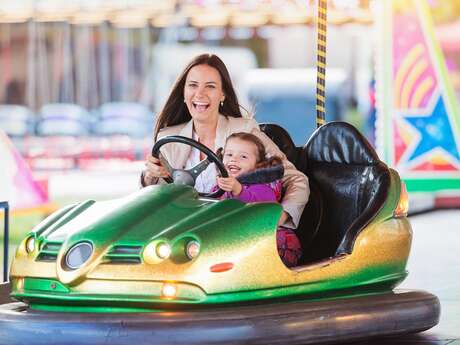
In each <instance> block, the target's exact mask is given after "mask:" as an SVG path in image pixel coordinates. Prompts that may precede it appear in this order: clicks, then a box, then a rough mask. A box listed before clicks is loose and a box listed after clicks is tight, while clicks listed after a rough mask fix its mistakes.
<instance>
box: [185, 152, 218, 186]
mask: <svg viewBox="0 0 460 345" xmlns="http://www.w3.org/2000/svg"><path fill="white" fill-rule="evenodd" d="M211 163H212V162H211V161H210V160H209V158H208V157H206V158H205V159H203V160H202V161H201V162H200V163H198V164H197V165H195V166H194V167H193V168H190V169H188V170H186V171H187V172H188V173H189V174H190V175H192V176H193V179H194V180H196V178H197V177H198V175H200V174H201V173H202V172H203V171H205V170H206V168H207V167H208V166H209V164H211Z"/></svg>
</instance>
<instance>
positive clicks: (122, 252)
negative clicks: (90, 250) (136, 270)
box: [104, 245, 142, 265]
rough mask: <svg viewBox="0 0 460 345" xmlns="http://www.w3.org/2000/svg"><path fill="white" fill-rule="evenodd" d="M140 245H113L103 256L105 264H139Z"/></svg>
mask: <svg viewBox="0 0 460 345" xmlns="http://www.w3.org/2000/svg"><path fill="white" fill-rule="evenodd" d="M141 250H142V246H139V245H115V246H113V247H112V248H110V250H109V252H108V253H107V254H106V255H105V257H104V263H105V264H119V265H135V264H140V263H141V262H142V260H141V255H140V253H141Z"/></svg>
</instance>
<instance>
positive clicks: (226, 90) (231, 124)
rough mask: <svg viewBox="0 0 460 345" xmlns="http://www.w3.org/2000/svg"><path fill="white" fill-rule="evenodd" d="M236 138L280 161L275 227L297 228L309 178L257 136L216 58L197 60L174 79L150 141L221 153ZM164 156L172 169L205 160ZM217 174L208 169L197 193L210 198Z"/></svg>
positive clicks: (182, 150)
mask: <svg viewBox="0 0 460 345" xmlns="http://www.w3.org/2000/svg"><path fill="white" fill-rule="evenodd" d="M235 132H248V133H253V134H254V135H256V136H257V137H258V138H259V139H260V140H261V141H262V142H263V144H264V145H265V147H266V152H267V154H268V155H274V156H278V157H281V159H282V162H283V166H284V169H285V173H284V177H283V179H282V184H283V191H284V196H283V200H282V202H281V204H282V206H283V213H282V215H281V218H280V221H279V224H282V225H284V226H286V227H289V228H296V227H297V226H298V223H299V220H300V216H301V215H302V211H303V209H304V207H305V204H306V203H307V200H308V195H309V188H308V180H307V177H306V176H305V175H304V174H302V173H301V172H300V171H298V170H297V169H296V168H295V167H294V165H293V164H292V163H290V162H289V161H288V160H287V159H286V156H285V155H284V154H283V153H282V152H281V151H280V150H279V148H278V147H277V146H276V145H275V144H274V143H273V142H272V141H271V140H270V139H269V138H268V137H267V136H266V135H265V134H264V133H263V132H261V131H260V130H259V126H258V124H257V122H256V121H255V120H254V119H248V118H243V116H242V114H241V111H240V106H239V103H238V99H237V96H236V94H235V90H234V88H233V85H232V82H231V79H230V75H229V73H228V70H227V68H226V67H225V64H224V63H223V62H222V60H221V59H220V58H219V57H217V56H216V55H212V54H203V55H199V56H197V57H195V58H194V59H193V60H192V61H191V62H190V63H189V64H188V66H187V67H186V68H185V69H184V71H183V72H182V74H181V75H180V76H179V78H178V79H177V81H176V83H175V85H174V87H173V89H172V91H171V94H170V95H169V98H168V100H167V101H166V105H165V106H164V108H163V110H162V111H161V112H160V114H159V116H158V119H157V123H156V126H155V131H154V141H156V140H157V139H159V138H161V137H164V136H168V135H182V136H185V137H188V138H192V139H195V140H197V141H198V142H200V143H201V144H203V145H205V146H207V147H209V148H210V149H212V150H213V151H214V152H216V151H217V150H218V149H219V148H221V147H223V146H224V144H225V140H226V138H227V137H228V136H229V135H230V134H232V133H235ZM162 155H163V156H164V157H165V158H166V159H167V160H168V161H169V162H170V163H171V164H172V165H174V166H175V167H177V168H180V169H183V168H187V169H188V168H190V167H193V166H195V165H196V164H198V162H199V161H200V160H202V159H204V157H203V154H202V153H200V152H199V151H198V150H196V149H192V148H191V147H189V146H184V145H180V144H168V145H165V146H164V147H163V148H162ZM167 176H168V172H167V170H166V169H165V168H164V167H163V166H162V165H161V163H160V160H159V159H157V158H154V157H149V158H148V160H147V162H146V169H145V170H144V172H143V173H142V177H141V183H142V185H143V186H147V185H151V184H156V183H159V178H162V177H167ZM216 179H217V172H216V170H215V167H214V165H213V164H212V165H210V166H209V167H208V168H207V169H206V170H205V171H204V172H203V173H202V174H201V175H200V176H199V177H198V179H197V181H196V184H195V188H196V189H197V190H198V191H200V192H209V191H211V189H212V188H213V187H214V185H215V184H216Z"/></svg>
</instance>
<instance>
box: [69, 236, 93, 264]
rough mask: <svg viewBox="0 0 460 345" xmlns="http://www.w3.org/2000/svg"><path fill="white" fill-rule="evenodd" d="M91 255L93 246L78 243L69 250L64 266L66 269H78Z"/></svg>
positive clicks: (87, 243)
mask: <svg viewBox="0 0 460 345" xmlns="http://www.w3.org/2000/svg"><path fill="white" fill-rule="evenodd" d="M91 254H93V246H92V244H91V243H89V242H80V243H77V244H76V245H74V246H73V247H72V248H70V249H69V251H68V252H67V254H66V256H65V264H66V266H67V267H68V268H70V269H72V270H76V269H78V268H80V267H81V266H82V265H83V264H84V263H85V262H86V261H88V259H89V258H90V257H91Z"/></svg>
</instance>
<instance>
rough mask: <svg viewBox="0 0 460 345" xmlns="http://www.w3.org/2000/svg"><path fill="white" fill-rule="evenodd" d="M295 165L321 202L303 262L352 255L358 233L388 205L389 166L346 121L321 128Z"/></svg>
mask: <svg viewBox="0 0 460 345" xmlns="http://www.w3.org/2000/svg"><path fill="white" fill-rule="evenodd" d="M297 163H298V168H299V169H300V170H301V171H303V172H304V173H305V174H306V175H307V176H308V177H309V180H310V184H312V185H313V184H314V185H315V186H316V187H317V188H318V189H319V193H320V194H321V197H322V203H323V213H322V218H321V224H319V229H318V233H317V235H316V236H315V238H314V239H313V242H312V243H311V245H310V246H309V247H308V248H305V247H304V248H303V249H304V252H305V258H303V261H312V260H317V259H323V258H327V257H332V256H334V255H339V254H343V253H350V252H351V251H352V249H353V244H354V240H355V239H356V237H357V235H358V234H359V232H360V230H361V229H362V228H363V227H364V226H365V225H366V224H368V222H369V221H370V220H371V219H372V218H373V216H375V214H376V213H377V211H378V210H379V209H380V208H381V207H382V206H383V203H384V201H385V200H386V197H387V193H388V189H389V185H390V172H389V169H388V167H387V166H386V165H385V164H384V163H382V162H381V161H380V159H379V158H378V156H377V154H376V152H375V150H374V149H373V148H372V146H371V145H370V144H369V143H368V141H367V140H366V139H365V138H364V137H363V136H362V135H361V134H360V133H359V131H358V130H356V128H354V127H353V126H352V125H350V124H348V123H345V122H329V123H327V124H325V125H323V126H321V127H320V128H319V129H317V130H316V131H315V132H314V133H313V135H312V136H311V138H310V139H309V141H308V142H307V144H306V145H305V146H304V148H303V149H302V151H301V153H300V156H299V160H298V162H297ZM312 197H313V196H312Z"/></svg>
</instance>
